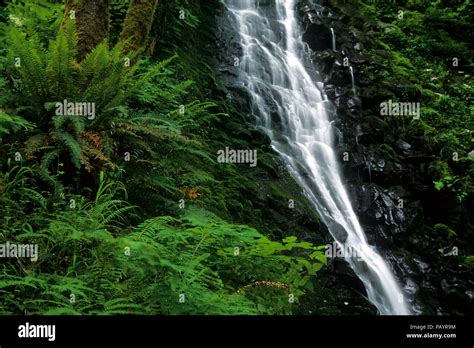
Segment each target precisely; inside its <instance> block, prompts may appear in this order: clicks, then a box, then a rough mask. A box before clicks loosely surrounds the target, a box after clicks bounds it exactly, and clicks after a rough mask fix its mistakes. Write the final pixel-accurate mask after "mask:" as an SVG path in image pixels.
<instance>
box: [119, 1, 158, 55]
mask: <svg viewBox="0 0 474 348" xmlns="http://www.w3.org/2000/svg"><path fill="white" fill-rule="evenodd" d="M157 5H158V0H132V2H131V4H130V7H129V8H128V11H127V16H126V17H125V23H124V25H123V29H122V33H121V34H120V38H119V41H124V40H129V42H128V43H127V45H126V46H125V51H126V52H128V51H136V50H139V49H141V48H143V47H144V46H145V44H146V40H147V37H148V34H149V33H150V30H151V25H152V24H153V18H154V16H155V11H156V7H157Z"/></svg>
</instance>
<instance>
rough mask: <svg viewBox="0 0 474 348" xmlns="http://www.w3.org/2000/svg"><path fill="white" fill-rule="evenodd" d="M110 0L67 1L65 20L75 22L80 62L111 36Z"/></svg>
mask: <svg viewBox="0 0 474 348" xmlns="http://www.w3.org/2000/svg"><path fill="white" fill-rule="evenodd" d="M109 5H110V0H66V4H65V12H64V20H63V23H65V22H66V21H68V20H75V22H76V32H77V38H78V46H77V58H78V59H79V60H82V59H84V57H85V56H86V55H87V54H88V53H89V52H90V51H92V49H94V47H96V46H97V45H98V44H99V43H101V42H102V41H103V40H104V39H106V38H108V36H109V17H110V13H109Z"/></svg>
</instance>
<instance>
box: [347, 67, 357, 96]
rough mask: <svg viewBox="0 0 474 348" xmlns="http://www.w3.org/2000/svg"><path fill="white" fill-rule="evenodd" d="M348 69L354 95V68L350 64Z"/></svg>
mask: <svg viewBox="0 0 474 348" xmlns="http://www.w3.org/2000/svg"><path fill="white" fill-rule="evenodd" d="M349 71H350V72H351V81H352V93H353V94H354V95H356V84H355V78H354V68H353V67H352V66H350V67H349Z"/></svg>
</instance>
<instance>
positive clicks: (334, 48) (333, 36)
mask: <svg viewBox="0 0 474 348" xmlns="http://www.w3.org/2000/svg"><path fill="white" fill-rule="evenodd" d="M331 37H332V50H333V51H335V50H336V33H335V32H334V28H331Z"/></svg>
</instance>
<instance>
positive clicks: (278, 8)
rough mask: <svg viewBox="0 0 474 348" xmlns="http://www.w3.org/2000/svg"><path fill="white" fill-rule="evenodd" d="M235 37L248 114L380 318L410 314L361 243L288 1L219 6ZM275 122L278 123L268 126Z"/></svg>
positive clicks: (234, 1) (244, 0) (322, 98)
mask: <svg viewBox="0 0 474 348" xmlns="http://www.w3.org/2000/svg"><path fill="white" fill-rule="evenodd" d="M222 1H223V3H224V4H225V6H226V7H227V9H228V11H229V12H230V13H231V14H232V15H231V17H232V20H233V21H234V22H235V25H236V30H237V31H238V32H239V34H240V41H241V45H242V50H243V56H242V60H241V64H240V67H241V69H240V71H241V73H240V78H239V81H240V83H242V85H243V86H244V87H245V89H246V90H247V91H248V93H249V94H250V95H251V98H252V100H253V107H254V112H255V114H256V115H257V119H258V123H259V126H261V127H262V128H263V129H264V130H265V131H266V132H267V134H268V135H269V137H270V138H271V140H272V146H273V148H274V149H275V150H276V151H277V152H278V153H279V154H280V155H281V157H282V158H283V159H284V161H285V163H286V165H287V168H288V170H289V172H290V173H291V175H292V176H293V177H294V179H295V180H296V181H297V182H298V183H299V185H300V186H301V187H302V189H303V191H304V193H305V195H306V196H307V198H308V199H309V200H310V201H311V203H312V204H313V205H314V207H315V209H316V210H317V211H318V213H319V215H320V216H321V218H322V219H323V221H324V222H325V224H326V225H327V226H328V229H329V231H330V233H331V235H332V236H333V237H334V239H335V241H336V243H337V244H338V245H339V246H340V247H343V248H345V249H346V250H347V247H352V248H354V249H356V250H357V251H358V253H357V257H346V261H347V262H348V263H349V264H350V265H351V267H352V268H353V270H354V272H355V273H356V274H357V276H358V277H359V278H360V279H361V280H362V282H363V283H364V286H365V288H366V290H367V295H368V298H369V300H370V301H371V302H372V303H373V304H374V305H375V306H376V307H377V309H378V311H379V313H380V314H410V310H409V309H408V307H407V304H406V302H405V299H404V296H403V295H402V291H401V289H400V287H399V285H398V284H397V281H396V280H395V277H394V275H393V274H392V272H391V270H390V268H389V267H388V265H387V263H386V262H385V261H384V260H383V259H382V257H381V256H380V255H379V254H378V253H377V252H376V250H375V249H374V248H373V247H371V246H370V245H369V244H368V243H367V239H366V236H365V234H364V232H363V230H362V228H361V226H360V224H359V221H358V218H357V216H356V215H355V212H354V210H353V208H352V206H351V203H350V200H349V196H348V194H347V192H346V190H345V188H344V185H343V183H342V180H341V175H340V170H339V165H338V163H337V160H336V154H335V150H334V145H333V139H332V138H333V132H334V130H333V128H332V122H331V120H330V118H329V115H330V114H331V112H330V110H332V104H331V103H330V102H329V101H328V100H327V97H326V95H325V94H324V93H323V92H322V90H321V88H322V83H320V82H318V83H316V82H314V81H315V79H316V78H315V77H312V76H310V74H309V72H308V71H307V70H306V69H305V57H306V56H307V54H306V53H305V50H304V48H305V45H304V43H303V41H302V39H301V36H302V35H301V32H300V29H299V27H298V25H297V23H296V17H295V0H274V2H270V1H264V2H262V1H259V0H222ZM272 114H273V117H274V118H279V120H276V121H275V120H272Z"/></svg>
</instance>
